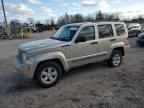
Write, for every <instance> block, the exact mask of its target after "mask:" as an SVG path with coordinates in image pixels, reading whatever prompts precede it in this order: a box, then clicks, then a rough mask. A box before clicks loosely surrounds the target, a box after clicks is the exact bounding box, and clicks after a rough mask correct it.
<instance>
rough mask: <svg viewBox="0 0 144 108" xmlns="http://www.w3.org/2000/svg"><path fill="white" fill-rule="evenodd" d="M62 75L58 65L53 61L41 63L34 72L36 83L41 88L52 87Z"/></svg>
mask: <svg viewBox="0 0 144 108" xmlns="http://www.w3.org/2000/svg"><path fill="white" fill-rule="evenodd" d="M61 75H62V69H61V67H60V65H59V64H57V63H56V62H53V61H48V62H44V63H42V64H41V65H40V66H38V68H37V70H36V81H37V82H38V83H39V85H40V86H41V87H44V88H48V87H52V86H54V85H55V84H56V83H57V82H58V81H59V79H60V77H61Z"/></svg>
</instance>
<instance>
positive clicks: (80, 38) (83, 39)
mask: <svg viewBox="0 0 144 108" xmlns="http://www.w3.org/2000/svg"><path fill="white" fill-rule="evenodd" d="M85 41H86V40H85V37H83V36H78V37H77V39H76V40H75V43H79V42H85Z"/></svg>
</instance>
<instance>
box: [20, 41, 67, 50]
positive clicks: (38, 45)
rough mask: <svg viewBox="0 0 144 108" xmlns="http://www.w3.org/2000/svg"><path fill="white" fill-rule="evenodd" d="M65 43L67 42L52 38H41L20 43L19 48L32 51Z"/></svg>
mask: <svg viewBox="0 0 144 108" xmlns="http://www.w3.org/2000/svg"><path fill="white" fill-rule="evenodd" d="M65 44H67V42H64V41H58V40H53V39H43V40H38V41H33V42H28V43H25V44H21V45H20V46H19V49H21V50H23V51H25V52H27V51H34V50H40V49H49V48H54V47H58V46H61V45H65Z"/></svg>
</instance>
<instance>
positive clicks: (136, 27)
mask: <svg viewBox="0 0 144 108" xmlns="http://www.w3.org/2000/svg"><path fill="white" fill-rule="evenodd" d="M140 32H141V25H140V24H138V23H132V24H129V26H128V36H129V37H132V36H138V34H139V33H140Z"/></svg>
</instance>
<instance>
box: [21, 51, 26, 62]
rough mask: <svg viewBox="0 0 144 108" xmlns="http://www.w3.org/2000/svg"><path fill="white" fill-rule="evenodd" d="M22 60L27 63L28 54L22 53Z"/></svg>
mask: <svg viewBox="0 0 144 108" xmlns="http://www.w3.org/2000/svg"><path fill="white" fill-rule="evenodd" d="M22 59H23V62H25V61H26V60H27V55H26V53H22Z"/></svg>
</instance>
